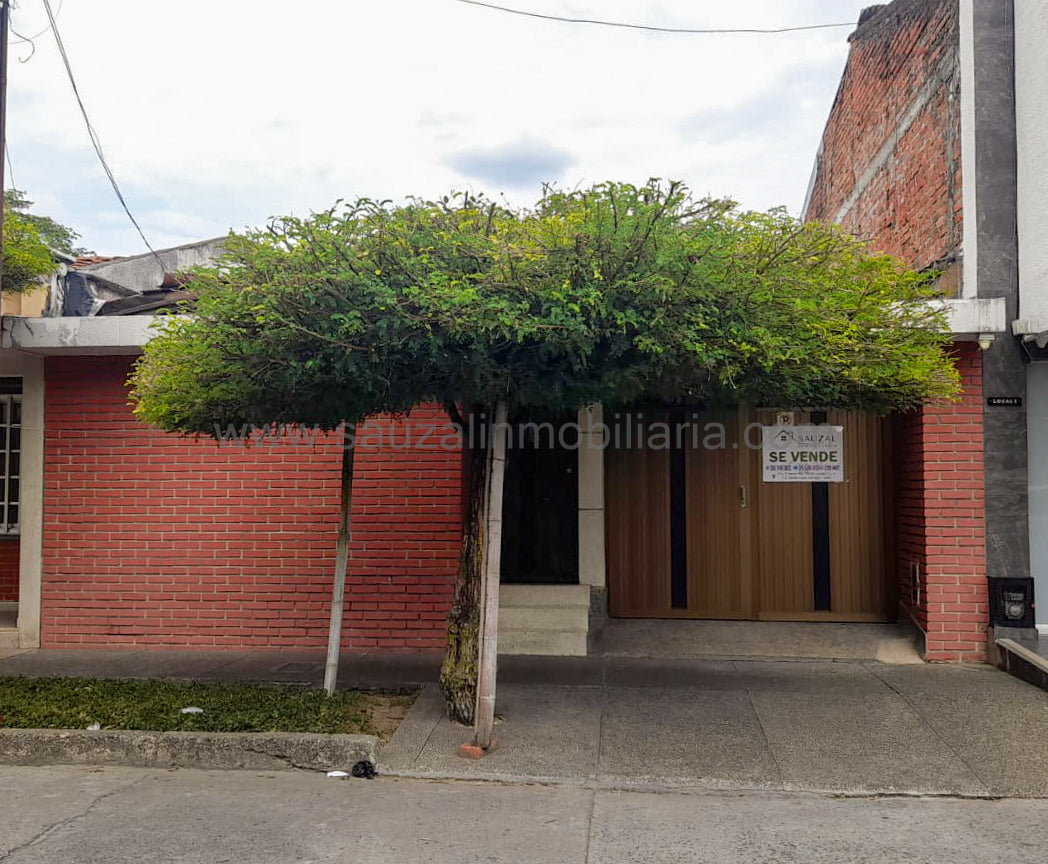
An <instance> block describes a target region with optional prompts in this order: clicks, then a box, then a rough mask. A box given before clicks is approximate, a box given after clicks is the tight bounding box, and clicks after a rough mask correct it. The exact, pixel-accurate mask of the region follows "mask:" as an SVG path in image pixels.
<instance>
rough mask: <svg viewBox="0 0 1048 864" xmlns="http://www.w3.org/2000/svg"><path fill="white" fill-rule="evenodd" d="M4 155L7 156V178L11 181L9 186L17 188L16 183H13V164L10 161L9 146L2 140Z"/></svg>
mask: <svg viewBox="0 0 1048 864" xmlns="http://www.w3.org/2000/svg"><path fill="white" fill-rule="evenodd" d="M4 156H6V157H7V179H8V180H10V181H11V188H12V189H17V188H18V184H17V183H15V166H14V163H12V162H11V148H10V147H8V146H7V141H6V140H5V141H4Z"/></svg>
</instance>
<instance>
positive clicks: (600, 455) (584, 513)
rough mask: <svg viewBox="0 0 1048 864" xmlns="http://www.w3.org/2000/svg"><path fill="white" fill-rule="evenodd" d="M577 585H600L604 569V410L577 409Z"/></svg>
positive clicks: (603, 581) (599, 408)
mask: <svg viewBox="0 0 1048 864" xmlns="http://www.w3.org/2000/svg"><path fill="white" fill-rule="evenodd" d="M578 423H579V449H578V457H579V459H578V465H579V467H578V472H579V479H578V484H579V584H580V585H593V586H596V587H598V588H603V587H604V584H605V570H604V443H605V441H604V437H605V429H604V411H603V409H602V408H601V406H600V405H591V406H589V407H588V408H583V409H581V410H580V411H579V419H578Z"/></svg>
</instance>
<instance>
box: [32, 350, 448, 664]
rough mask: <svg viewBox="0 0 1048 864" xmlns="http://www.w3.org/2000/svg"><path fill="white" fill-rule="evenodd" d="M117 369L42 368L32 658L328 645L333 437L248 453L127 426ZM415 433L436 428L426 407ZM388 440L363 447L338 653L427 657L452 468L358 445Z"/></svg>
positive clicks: (437, 641)
mask: <svg viewBox="0 0 1048 864" xmlns="http://www.w3.org/2000/svg"><path fill="white" fill-rule="evenodd" d="M129 369H130V360H129V359H128V358H119V357H101V358H49V359H48V361H47V366H46V381H47V384H46V402H45V411H46V433H45V444H44V448H45V462H44V484H45V503H44V560H43V596H42V621H41V625H42V633H41V639H42V644H43V646H44V647H52V648H53V647H75V646H84V647H86V646H93V647H100V646H112V647H130V646H145V647H171V648H175V647H178V648H186V647H200V648H219V647H230V648H233V647H256V648H265V647H272V648H277V647H282V648H287V647H301V648H306V647H314V648H319V647H320V646H322V645H324V644H326V638H327V617H328V611H329V598H330V593H331V591H330V586H331V580H332V569H333V565H334V555H335V540H336V534H337V530H338V489H339V466H340V455H341V454H340V450H339V444H338V440H337V438H336V437H335V436H322V437H321V438H320V439H319V440H317V441H315V442H313V443H302V442H301V441H300V442H297V443H292V442H290V441H288V440H287V439H286V438H284V439H283V440H282V441H280V443H276V444H273V443H267V444H262V445H258V444H256V445H254V446H252V447H249V448H242V447H235V446H230V447H221V446H219V445H217V444H215V443H214V442H212V441H209V440H204V441H198V440H190V439H185V438H180V437H177V436H174V435H168V434H164V433H161V432H158V431H156V430H154V429H150V428H148V427H146V426H145V425H143V424H141V423H139V422H137V421H136V420H135V419H134V417H133V416H132V414H131V412H130V409H129V407H128V404H127V402H128V396H127V390H126V386H125V383H124V382H125V380H126V378H127V376H128V372H129ZM411 420H412V421H413V423H414V424H415V425H416V427H417V426H418V425H420V424H425V423H436V424H445V423H446V420H445V418H444V417H443V415H442V414H440V413H439V412H438V411H436V410H433V409H419V410H417V411H416V412H413V414H412V418H411ZM389 424H390V421H375V422H374V423H369V424H368V425H367V426H366V427H364V429H363V430H362V432H361V436H360V443H359V445H358V449H357V455H356V473H355V510H354V515H353V526H354V536H353V546H352V559H351V563H350V568H349V577H348V579H347V587H346V615H345V625H344V630H343V646H344V647H345V648H346V649H348V650H358V651H371V650H375V651H438V650H441V649H442V648H443V644H444V628H445V621H446V617H447V610H448V608H449V606H450V603H451V589H452V577H453V573H454V569H455V565H456V562H457V558H458V549H459V518H460V517H459V513H460V509H459V488H460V484H459V456H458V454H457V453H455V452H447V451H445V450H441V449H435V448H434V449H431V447H432V442H428V443H427V444H426V445H425V446H421V447H420V446H417V444H418V442H417V440H416V441H415V442H413V443H414V445H415V446H411V447H407V448H405V449H395V450H389V449H379V448H378V446H377V445H376V443H375V437H374V435H373V434H370V433H368V432H367V430H368V429H371V430H375V429H378V428H382V427H388V426H389ZM398 428H399V427H398ZM387 440H388V439H387ZM398 444H403V438H400V439H398Z"/></svg>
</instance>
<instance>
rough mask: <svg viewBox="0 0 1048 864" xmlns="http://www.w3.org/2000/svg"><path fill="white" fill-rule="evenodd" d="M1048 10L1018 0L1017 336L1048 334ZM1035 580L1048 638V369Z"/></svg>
mask: <svg viewBox="0 0 1048 864" xmlns="http://www.w3.org/2000/svg"><path fill="white" fill-rule="evenodd" d="M1045 33H1048V3H1045V2H1043V0H1015V115H1016V157H1017V177H1016V184H1017V185H1016V221H1017V230H1018V241H1019V320H1018V321H1016V322H1015V325H1014V326H1015V330H1016V332H1017V333H1020V334H1022V333H1026V334H1029V335H1030V336H1032V337H1035V338H1036V336H1037V335H1038V334H1040V333H1042V332H1044V331H1045V330H1048V52H1045V50H1044V34H1045ZM1026 388H1027V389H1026V399H1027V406H1026V423H1027V435H1028V447H1029V454H1028V459H1029V462H1028V464H1029V486H1028V493H1029V511H1028V512H1029V520H1030V573H1031V575H1032V576H1033V578H1034V594H1035V597H1036V596H1039V597H1040V598H1041V599H1042V602H1041V603H1039V604H1038V609H1037V623H1038V626H1039V629H1041V630H1042V632H1048V603H1045V602H1043V599H1044V598H1045V597H1048V364H1046V363H1031V364H1030V365H1029V366H1028V367H1027V373H1026Z"/></svg>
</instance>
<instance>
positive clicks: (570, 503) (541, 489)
mask: <svg viewBox="0 0 1048 864" xmlns="http://www.w3.org/2000/svg"><path fill="white" fill-rule="evenodd" d="M511 424H512V432H511V439H512V441H511V447H510V449H509V450H508V453H507V459H506V479H505V489H504V496H505V497H504V499H503V505H502V506H503V513H502V581H503V582H515V583H521V582H525V583H543V584H556V585H564V584H570V585H574V584H578V581H579V517H578V509H579V485H578V451H577V446H578V428H577V426H576V425H575V418H574V417H572V418H567V417H549V416H541V415H530V414H528V415H521V416H517V417H514V418H513V419H512V420H511Z"/></svg>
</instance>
